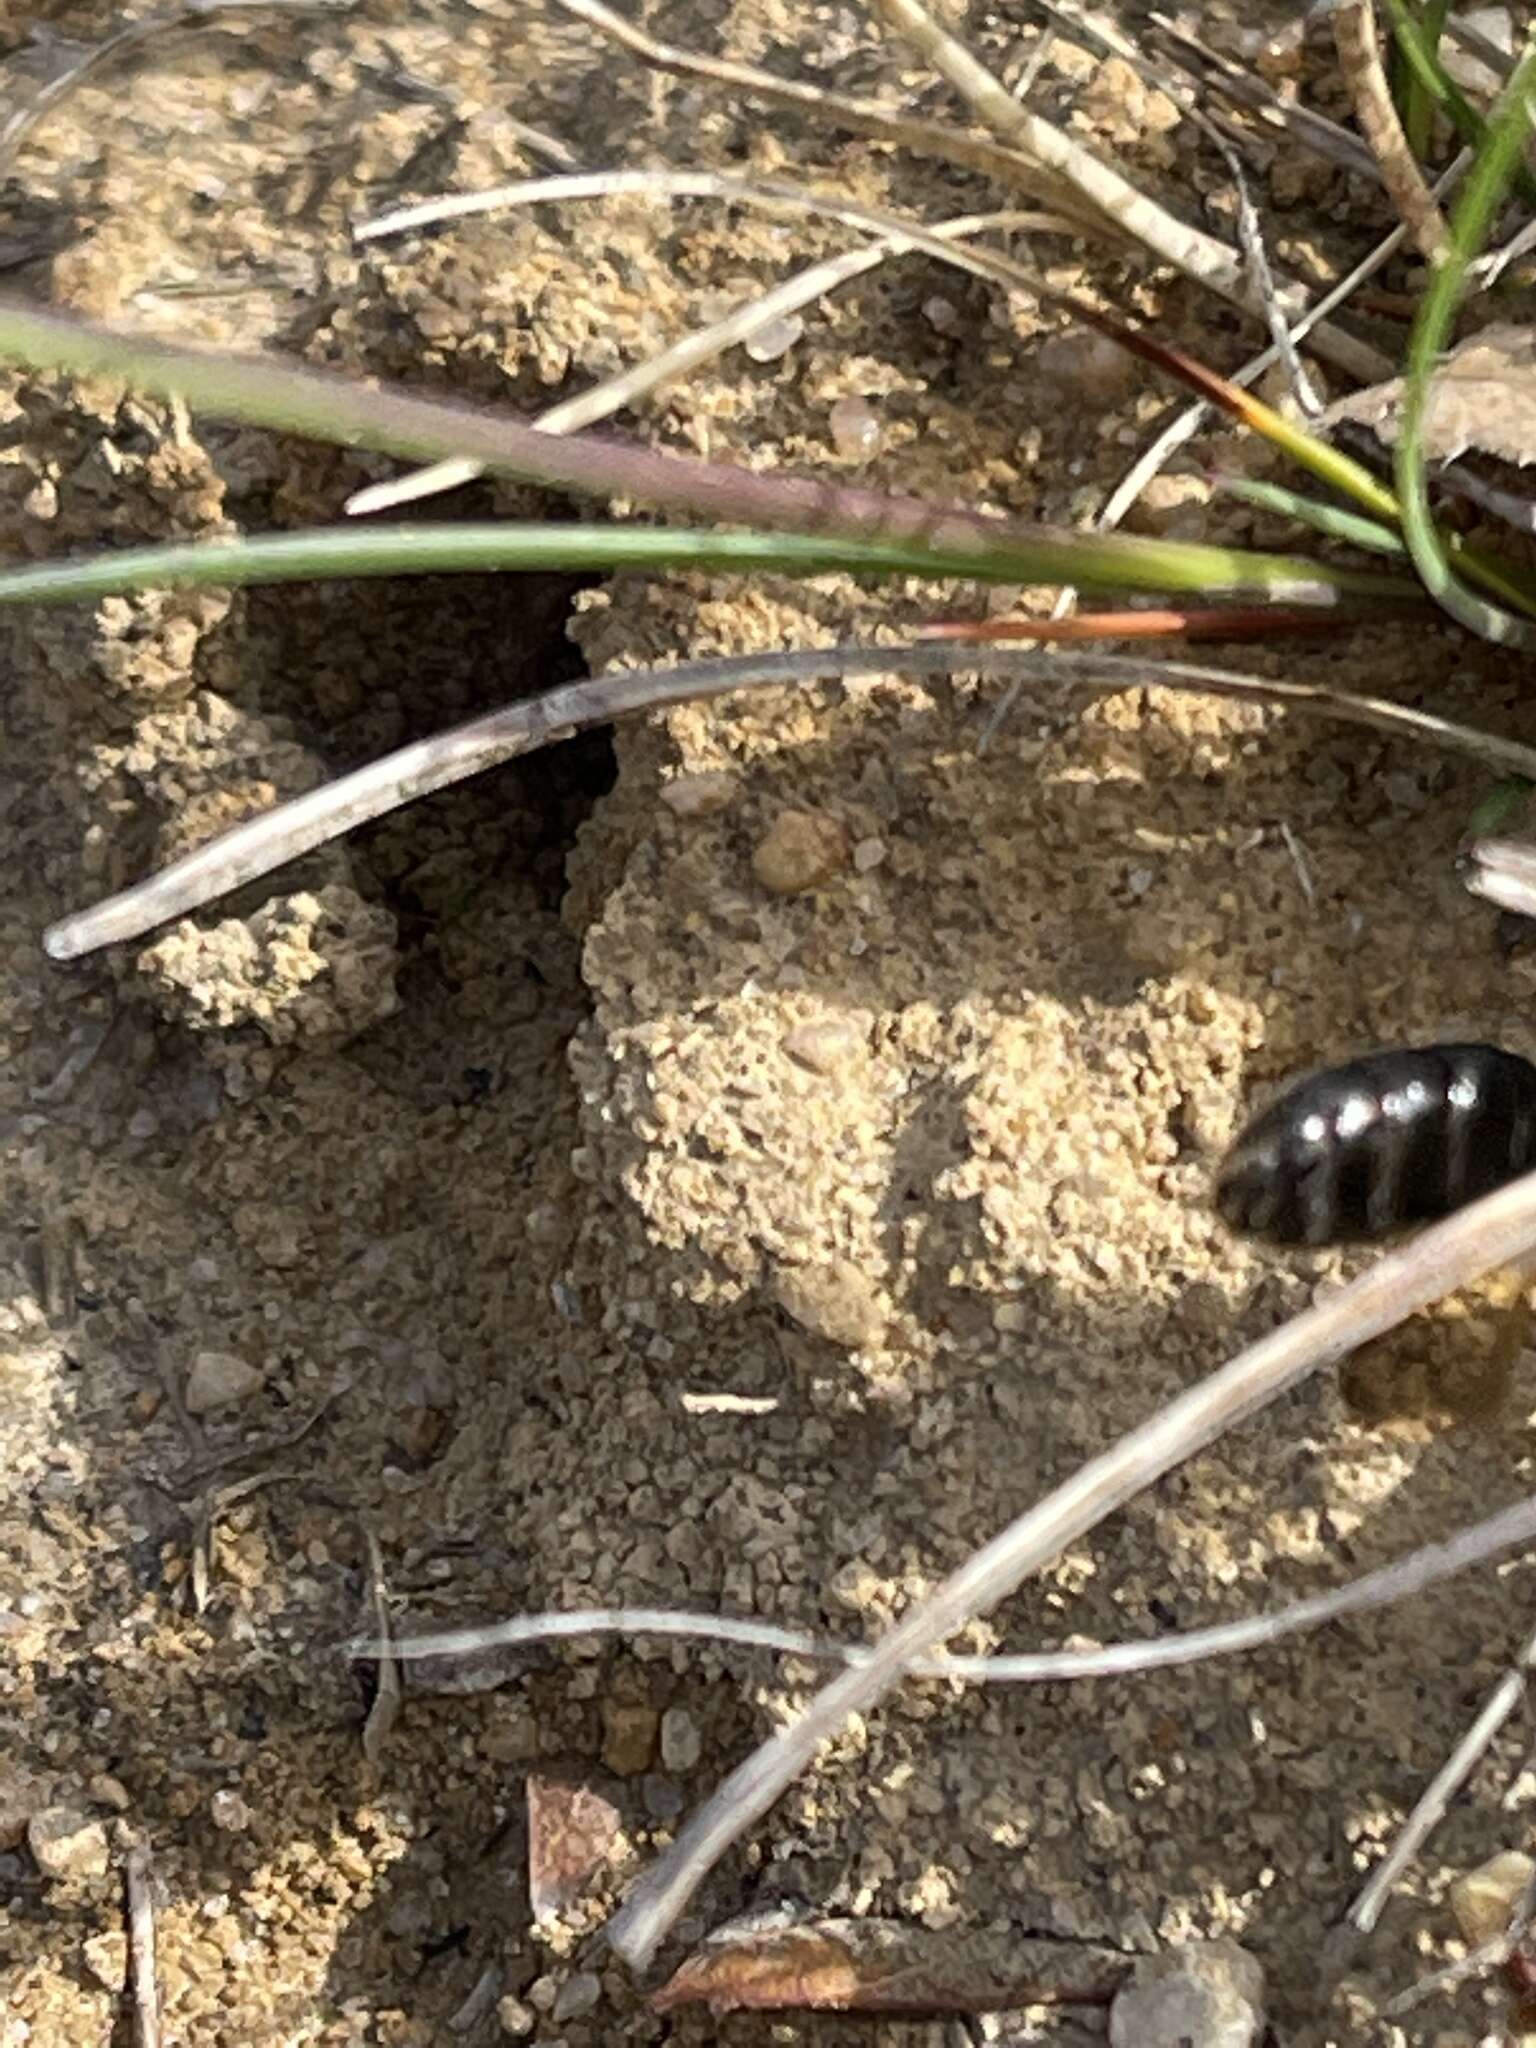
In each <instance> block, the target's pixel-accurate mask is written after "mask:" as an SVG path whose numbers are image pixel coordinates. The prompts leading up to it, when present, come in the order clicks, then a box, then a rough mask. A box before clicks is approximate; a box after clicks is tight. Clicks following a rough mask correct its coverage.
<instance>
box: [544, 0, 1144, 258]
mask: <svg viewBox="0 0 1536 2048" xmlns="http://www.w3.org/2000/svg"><path fill="white" fill-rule="evenodd" d="M555 5H556V6H557V7H559V8H560V9H561V10H562V11H563V12H564V13H566V14H571V15H574V16H576V18H577V19H578V20H579V21H585V22H588V23H590V25H591V26H592V27H593V28H596V29H600V30H601V31H602V32H603V34H604V35H605V36H607V37H608V38H609V39H610V41H612V42H615V43H618V44H619V45H620V46H621V47H622V48H623V49H626V50H628V51H629V52H630V54H631V55H632V56H635V57H638V58H639V59H640V60H641V62H642V63H645V64H648V65H650V66H651V68H652V69H653V70H655V71H665V72H668V73H670V74H671V75H672V76H673V77H679V78H698V79H702V80H703V81H705V82H706V83H707V84H710V85H720V86H725V87H726V88H728V89H729V90H730V91H732V92H738V93H750V94H751V95H752V97H753V98H754V99H760V100H766V101H768V102H769V104H770V105H773V106H781V107H796V108H798V109H799V110H800V111H801V112H802V113H804V114H806V115H808V116H809V117H810V118H811V119H813V120H816V121H819V122H822V123H823V124H825V125H829V126H833V127H841V128H846V129H847V130H849V131H850V132H851V133H852V134H855V135H865V136H868V137H870V138H871V139H872V140H874V141H879V142H891V143H896V144H898V145H899V146H900V147H901V148H903V149H909V150H911V151H912V153H913V155H914V156H926V157H935V158H937V159H938V160H939V161H940V162H941V163H952V164H964V165H965V167H966V169H967V170H972V171H980V172H981V173H982V174H983V176H985V177H989V178H995V179H996V180H997V182H998V183H999V184H1001V185H1006V186H1013V187H1016V188H1017V189H1018V190H1020V191H1023V192H1027V193H1029V194H1030V196H1031V197H1032V198H1035V199H1038V200H1044V201H1045V203H1046V204H1047V205H1049V206H1054V207H1056V208H1058V209H1059V210H1061V211H1064V212H1075V213H1077V214H1078V215H1079V216H1080V218H1081V222H1082V232H1083V233H1084V234H1091V235H1103V234H1105V233H1106V232H1109V231H1110V230H1111V227H1112V224H1111V223H1109V222H1107V221H1106V220H1105V219H1104V217H1103V214H1102V213H1101V211H1100V210H1099V208H1098V207H1097V206H1094V205H1088V204H1085V203H1084V202H1083V201H1082V200H1080V199H1078V198H1077V197H1076V196H1075V195H1074V193H1073V192H1072V190H1071V189H1070V187H1068V186H1067V185H1065V184H1064V183H1063V181H1062V180H1061V179H1060V178H1057V177H1054V176H1051V175H1049V174H1047V173H1045V172H1043V171H1042V170H1041V169H1040V167H1039V166H1038V165H1037V164H1034V163H1032V162H1031V161H1030V160H1029V158H1028V157H1026V156H1022V155H1020V153H1019V152H1018V151H1017V150H1013V149H1006V148H1004V147H1003V146H1002V145H1001V144H999V143H996V142H993V141H992V140H991V139H990V138H989V137H987V136H982V135H972V134H968V133H967V132H966V130H965V129H963V128H956V127H954V126H953V125H952V124H951V123H950V122H947V121H927V120H924V119H922V118H921V117H920V116H918V115H916V114H908V113H905V112H903V110H902V109H901V108H900V107H892V106H887V105H886V104H885V103H884V102H883V101H881V100H865V99H854V98H851V97H849V96H848V95H846V94H844V93H834V92H828V91H827V90H826V89H825V87H823V86H819V85H809V84H806V83H804V82H803V81H801V80H799V79H793V78H779V77H778V76H776V75H775V73H773V72H772V71H763V70H760V69H759V68H758V67H757V66H756V65H754V64H738V63H735V62H733V61H732V60H731V59H729V58H725V57H706V56H704V55H703V54H702V53H701V52H699V51H696V50H683V49H679V48H678V47H677V45H676V44H674V43H664V42H662V41H660V40H659V39H658V38H657V37H655V36H652V35H648V34H647V33H646V31H645V30H644V29H642V28H639V27H637V26H636V25H635V23H633V22H632V21H629V20H627V19H626V18H625V17H624V16H623V15H622V14H618V13H615V11H614V10H613V9H612V8H611V7H606V6H604V5H603V0H555Z"/></svg>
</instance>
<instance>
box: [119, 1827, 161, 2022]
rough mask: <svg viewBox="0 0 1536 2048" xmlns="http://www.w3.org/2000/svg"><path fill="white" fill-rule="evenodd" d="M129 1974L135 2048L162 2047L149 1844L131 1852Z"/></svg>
mask: <svg viewBox="0 0 1536 2048" xmlns="http://www.w3.org/2000/svg"><path fill="white" fill-rule="evenodd" d="M125 1876H126V1883H127V1891H128V1974H129V1981H130V1983H131V1985H132V1988H133V2024H134V2040H135V2048H160V1983H159V1976H158V1973H157V1971H156V1968H155V1862H154V1857H153V1856H152V1854H151V1853H150V1848H149V1844H148V1843H147V1842H136V1843H135V1844H134V1846H133V1847H132V1848H131V1849H130V1850H129V1851H128V1863H127V1869H126V1873H125Z"/></svg>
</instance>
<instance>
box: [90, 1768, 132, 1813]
mask: <svg viewBox="0 0 1536 2048" xmlns="http://www.w3.org/2000/svg"><path fill="white" fill-rule="evenodd" d="M85 1789H86V1791H87V1792H89V1793H90V1795H91V1797H92V1798H93V1799H94V1800H95V1802H96V1804H97V1805H98V1806H110V1807H111V1809H112V1811H113V1812H114V1813H126V1812H127V1811H128V1809H129V1807H130V1806H132V1804H133V1798H132V1795H131V1794H130V1792H129V1790H128V1787H127V1786H126V1785H125V1784H124V1783H123V1781H122V1779H121V1778H114V1777H112V1776H111V1775H110V1774H109V1773H108V1772H106V1771H98V1772H97V1773H96V1775H95V1777H94V1778H92V1779H91V1781H90V1783H89V1784H88V1785H87V1786H86V1788H85Z"/></svg>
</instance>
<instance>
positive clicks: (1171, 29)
mask: <svg viewBox="0 0 1536 2048" xmlns="http://www.w3.org/2000/svg"><path fill="white" fill-rule="evenodd" d="M1035 4H1036V5H1037V6H1039V5H1043V4H1045V0H1035ZM1147 18H1148V20H1149V22H1150V23H1151V25H1152V27H1153V28H1154V29H1156V30H1157V32H1158V33H1159V34H1160V35H1161V36H1163V37H1164V38H1165V39H1166V40H1167V42H1168V43H1169V44H1170V46H1171V48H1170V53H1169V54H1170V56H1171V58H1172V60H1173V62H1175V63H1176V64H1178V65H1179V66H1180V68H1181V69H1182V70H1184V71H1187V72H1188V74H1189V76H1190V77H1191V78H1194V79H1197V80H1198V81H1199V82H1200V83H1201V84H1203V85H1205V86H1206V87H1207V88H1208V89H1209V90H1210V91H1212V92H1217V93H1220V94H1221V95H1222V96H1223V97H1224V98H1226V99H1228V100H1230V101H1231V102H1232V104H1233V105H1234V106H1239V107H1242V108H1244V109H1245V110H1246V111H1247V112H1249V113H1251V114H1256V115H1257V116H1258V117H1259V119H1260V120H1261V121H1262V122H1264V123H1265V125H1266V126H1267V127H1270V128H1277V129H1280V130H1282V131H1283V132H1284V133H1285V134H1287V135H1288V136H1289V137H1290V138H1291V140H1292V141H1293V142H1295V143H1297V144H1298V145H1299V146H1300V147H1301V148H1303V149H1306V150H1309V151H1310V152H1311V153H1312V155H1314V156H1318V157H1321V158H1322V159H1323V160H1324V162H1325V163H1331V164H1338V165H1339V166H1340V167H1341V168H1342V169H1344V170H1346V171H1353V172H1355V173H1356V174H1357V175H1358V176H1360V177H1365V178H1370V179H1371V180H1373V181H1379V178H1380V173H1379V172H1378V170H1377V168H1376V160H1375V158H1374V157H1373V156H1372V155H1371V153H1370V151H1369V150H1368V149H1367V148H1366V147H1365V145H1364V143H1362V142H1361V140H1360V138H1359V136H1358V135H1352V134H1351V133H1350V131H1349V130H1348V129H1347V128H1341V127H1340V126H1339V124H1338V122H1337V121H1330V120H1329V119H1328V116H1327V115H1326V114H1320V113H1318V112H1317V110H1316V108H1315V107H1307V106H1303V105H1301V104H1300V103H1299V102H1297V101H1293V100H1287V99H1282V97H1281V96H1280V94H1279V93H1277V92H1276V91H1275V88H1274V87H1273V86H1272V85H1271V84H1270V83H1269V82H1268V80H1267V79H1265V78H1262V77H1260V76H1259V74H1258V73H1257V72H1256V71H1245V70H1244V69H1243V67H1242V66H1241V65H1240V64H1237V63H1234V61H1233V60H1232V58H1230V57H1228V56H1226V55H1224V54H1223V53H1222V52H1221V51H1220V50H1215V49H1212V48H1211V47H1210V46H1209V45H1208V44H1205V43H1200V42H1197V41H1196V40H1195V39H1194V37H1193V36H1190V35H1187V34H1186V33H1185V31H1184V30H1183V29H1181V28H1180V27H1179V25H1178V23H1177V22H1175V21H1173V20H1171V19H1170V18H1169V16H1167V15H1166V14H1159V13H1157V12H1156V11H1154V12H1153V13H1151V14H1150V15H1149V16H1148V17H1147Z"/></svg>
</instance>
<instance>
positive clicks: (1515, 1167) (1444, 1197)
mask: <svg viewBox="0 0 1536 2048" xmlns="http://www.w3.org/2000/svg"><path fill="white" fill-rule="evenodd" d="M1532 1167H1536V1067H1533V1066H1532V1065H1531V1063H1530V1061H1529V1060H1523V1059H1520V1058H1518V1057H1517V1056H1516V1055H1515V1054H1514V1053H1508V1052H1501V1051H1500V1050H1499V1049H1498V1047H1497V1046H1493V1045H1426V1046H1417V1047H1412V1048H1408V1047H1405V1048H1403V1049H1402V1050H1399V1051H1390V1052H1375V1053H1367V1054H1366V1055H1365V1056H1364V1057H1363V1058H1361V1059H1356V1060H1349V1061H1347V1062H1346V1063H1345V1064H1344V1065H1343V1066H1338V1067H1327V1068H1325V1069H1324V1070H1323V1071H1322V1072H1321V1073H1316V1074H1309V1075H1307V1076H1306V1077H1305V1078H1304V1079H1303V1080H1300V1081H1296V1082H1293V1083H1292V1085H1291V1086H1290V1087H1289V1088H1287V1089H1286V1090H1285V1091H1284V1092H1283V1093H1282V1094H1281V1095H1280V1096H1279V1097H1278V1098H1277V1099H1276V1100H1275V1101H1274V1102H1272V1103H1270V1105H1269V1107H1268V1108H1267V1109H1264V1110H1261V1111H1260V1113H1259V1114H1258V1115H1257V1116H1256V1117H1255V1118H1254V1119H1253V1121H1252V1122H1251V1123H1250V1124H1249V1125H1248V1127H1247V1129H1246V1130H1245V1131H1244V1132H1243V1133H1242V1135H1241V1137H1239V1138H1238V1140H1237V1142H1236V1143H1235V1144H1234V1145H1233V1147H1232V1149H1231V1151H1230V1152H1229V1153H1228V1154H1227V1156H1226V1158H1225V1159H1224V1160H1223V1161H1222V1165H1221V1170H1220V1173H1219V1174H1218V1176H1217V1182H1216V1207H1217V1210H1218V1211H1219V1213H1220V1214H1221V1216H1222V1218H1223V1219H1224V1221H1226V1222H1227V1223H1228V1224H1230V1225H1231V1227H1232V1228H1233V1229H1234V1230H1241V1231H1245V1232H1247V1233H1248V1234H1249V1235H1250V1236H1253V1237H1263V1238H1268V1239H1269V1240H1270V1242H1271V1243H1273V1244H1297V1245H1324V1244H1346V1243H1349V1242H1351V1241H1355V1242H1359V1241H1361V1240H1365V1239H1370V1238H1381V1237H1389V1236H1391V1235H1392V1234H1393V1233H1394V1232H1395V1231H1399V1230H1404V1229H1407V1228H1408V1227H1409V1226H1410V1225H1412V1224H1415V1223H1427V1222H1429V1221H1430V1220H1431V1218H1433V1217H1436V1216H1448V1215H1449V1214H1450V1212H1451V1211H1452V1210H1453V1209H1459V1208H1461V1207H1462V1206H1463V1204H1464V1203H1467V1202H1471V1201H1475V1200H1476V1199H1477V1197H1478V1196H1479V1195H1486V1194H1490V1193H1491V1192H1492V1191H1493V1189H1494V1188H1497V1187H1502V1186H1503V1185H1504V1183H1505V1182H1506V1181H1510V1180H1514V1179H1515V1178H1516V1176H1517V1175H1519V1174H1522V1173H1525V1172H1527V1171H1528V1170H1529V1169H1530V1168H1532Z"/></svg>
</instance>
